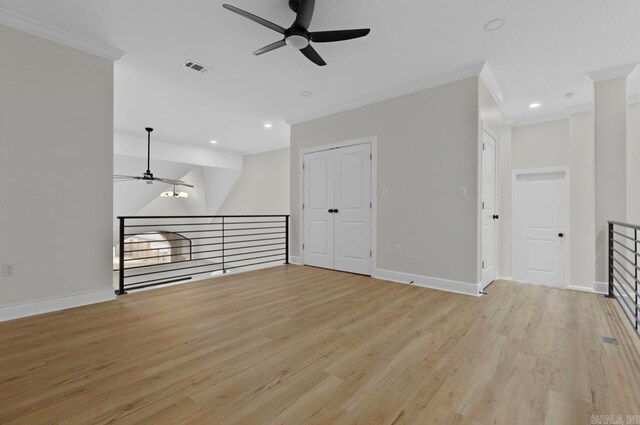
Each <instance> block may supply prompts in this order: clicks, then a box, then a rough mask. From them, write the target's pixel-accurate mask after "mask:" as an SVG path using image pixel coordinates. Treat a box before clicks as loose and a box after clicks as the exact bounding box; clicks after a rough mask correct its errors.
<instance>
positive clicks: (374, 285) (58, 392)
mask: <svg viewBox="0 0 640 425" xmlns="http://www.w3.org/2000/svg"><path fill="white" fill-rule="evenodd" d="M488 293H489V295H488V296H486V297H483V298H473V297H468V296H462V295H455V294H449V293H445V292H439V291H433V290H428V289H422V288H416V287H411V286H407V285H401V284H395V283H389V282H383V281H378V280H373V279H370V278H366V277H361V276H354V275H349V274H342V273H336V272H330V271H325V270H319V269H313V268H306V267H296V266H283V267H278V268H274V269H269V270H265V271H259V272H252V273H247V274H242V275H234V276H229V277H225V278H221V279H216V280H213V281H210V282H202V283H194V284H189V285H183V286H178V287H171V288H166V289H160V290H155V291H150V292H144V293H137V294H131V295H128V296H124V297H120V298H118V300H117V301H115V302H111V303H105V304H100V305H93V306H88V307H82V308H77V309H74V310H68V311H64V312H58V313H53V314H49V315H45V316H40V317H35V318H28V319H23V320H18V321H13V322H7V323H3V324H0V423H2V424H29V425H32V424H53V423H55V424H74V425H75V424H103V423H117V424H130V423H143V424H171V425H175V424H214V425H226V424H250V425H270V424H287V425H296V424H366V425H378V424H393V425H400V424H421V425H422V424H458V423H460V424H463V423H464V424H476V425H478V424H494V423H496V424H508V425H514V424H532V425H538V424H559V425H565V424H589V415H590V414H591V413H595V414H616V415H617V414H620V415H627V414H638V415H640V354H639V353H640V344H639V343H638V341H637V337H635V336H634V335H633V334H632V332H630V331H629V323H628V322H625V321H623V319H622V318H621V317H620V316H619V315H618V314H619V313H618V307H617V306H616V305H615V304H614V301H611V300H607V299H605V298H604V297H602V296H597V295H591V294H586V293H578V292H570V291H560V290H554V289H549V288H543V287H536V286H525V285H519V284H513V283H507V282H497V283H495V284H493V285H491V286H490V287H489V288H488ZM603 336H613V337H616V338H618V339H619V341H620V345H619V346H614V345H606V344H603V343H602V337H603Z"/></svg>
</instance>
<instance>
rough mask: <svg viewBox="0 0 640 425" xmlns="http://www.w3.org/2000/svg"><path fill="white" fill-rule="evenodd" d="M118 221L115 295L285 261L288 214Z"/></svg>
mask: <svg viewBox="0 0 640 425" xmlns="http://www.w3.org/2000/svg"><path fill="white" fill-rule="evenodd" d="M118 220H119V238H118V239H119V244H118V247H117V258H116V259H114V264H117V272H118V290H117V291H116V293H117V294H118V295H122V294H126V293H127V292H128V291H132V290H136V289H143V288H148V287H152V286H159V285H166V284H169V283H176V282H183V281H188V280H192V279H194V278H195V277H200V278H206V277H209V276H214V275H216V274H219V273H226V272H227V271H229V270H236V269H242V268H246V267H256V266H269V265H276V264H282V263H284V264H289V244H288V240H289V216H288V215H234V216H230V215H226V216H164V217H163V216H153V217H152V216H130V217H118ZM160 244H164V245H162V246H161V245H160Z"/></svg>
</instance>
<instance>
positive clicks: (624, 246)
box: [611, 239, 640, 256]
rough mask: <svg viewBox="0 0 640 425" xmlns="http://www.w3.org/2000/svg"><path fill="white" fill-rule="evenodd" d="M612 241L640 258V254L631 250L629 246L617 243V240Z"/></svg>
mask: <svg viewBox="0 0 640 425" xmlns="http://www.w3.org/2000/svg"><path fill="white" fill-rule="evenodd" d="M611 240H612V241H614V242H615V243H617V244H618V245H620V246H621V247H623V248H624V249H626V250H627V251H629V252H630V253H632V254H634V255H638V256H640V253H638V252H636V251H635V250H633V249H631V248H629V247H628V246H626V245H625V244H623V243H622V242H620V241H617V240H615V239H611ZM620 255H622V254H620Z"/></svg>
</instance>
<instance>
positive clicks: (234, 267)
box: [225, 258, 286, 270]
mask: <svg viewBox="0 0 640 425" xmlns="http://www.w3.org/2000/svg"><path fill="white" fill-rule="evenodd" d="M282 260H286V258H276V259H275V260H271V261H261V262H259V263H251V264H243V265H241V266H233V267H225V270H235V269H241V268H243V267H251V266H257V265H259V264H270V263H275V262H278V261H282Z"/></svg>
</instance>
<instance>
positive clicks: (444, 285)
mask: <svg viewBox="0 0 640 425" xmlns="http://www.w3.org/2000/svg"><path fill="white" fill-rule="evenodd" d="M372 277H374V278H376V279H382V280H390V281H392V282H399V283H405V284H409V285H415V286H420V287H423V288H430V289H439V290H441V291H447V292H454V293H456V294H462V295H471V296H474V297H479V296H480V286H481V284H479V283H467V282H458V281H455V280H446V279H439V278H435V277H428V276H420V275H417V274H410V273H402V272H394V271H390V270H381V269H377V270H376V271H375V273H374V275H373V276H372ZM411 282H413V283H411Z"/></svg>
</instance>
